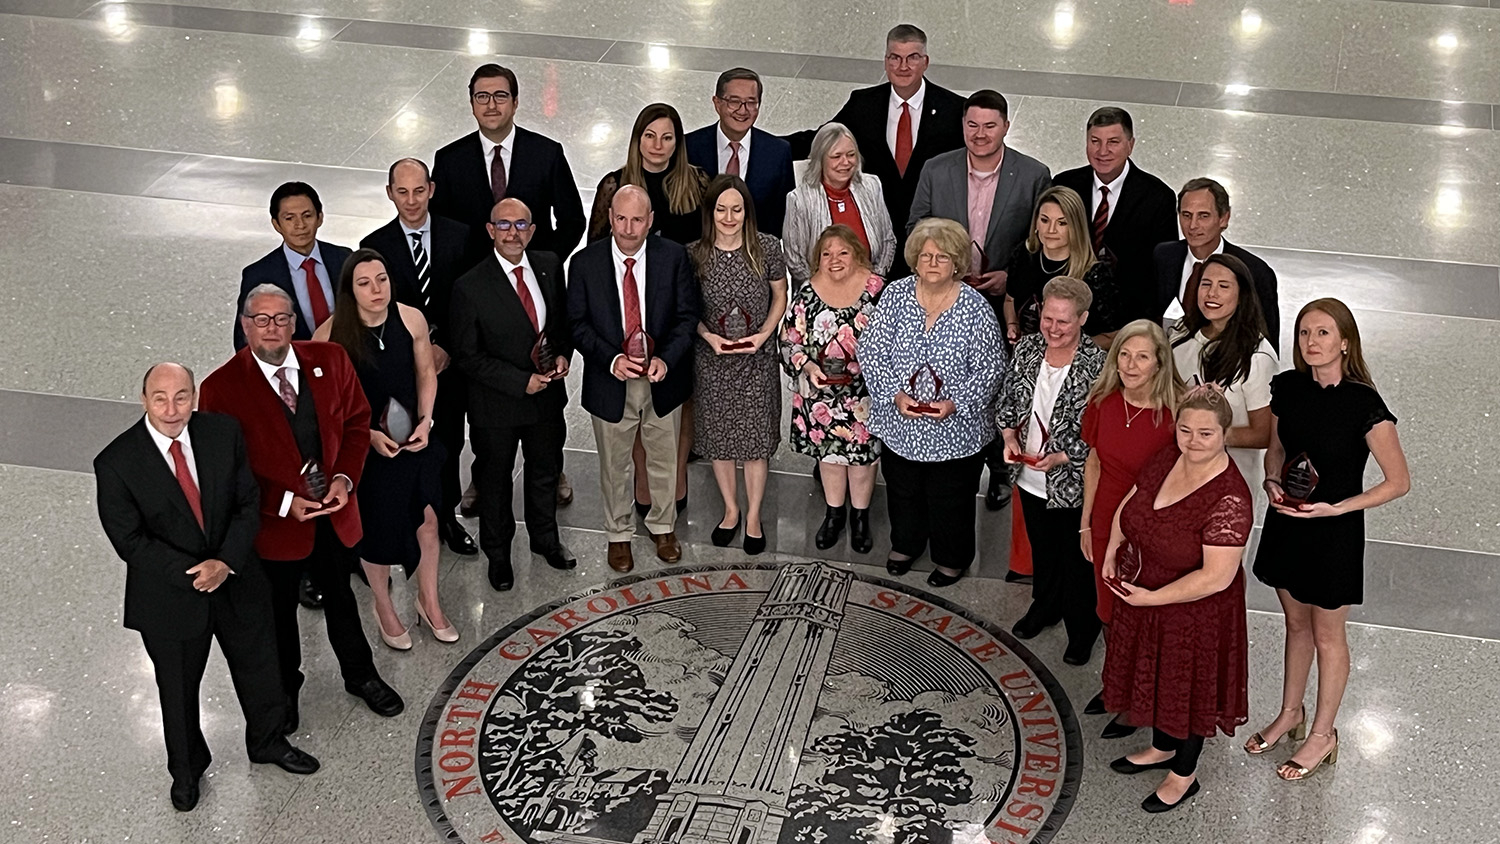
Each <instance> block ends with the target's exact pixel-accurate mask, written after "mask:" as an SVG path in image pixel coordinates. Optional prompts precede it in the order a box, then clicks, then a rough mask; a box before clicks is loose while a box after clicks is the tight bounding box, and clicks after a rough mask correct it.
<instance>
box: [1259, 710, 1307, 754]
mask: <svg viewBox="0 0 1500 844" xmlns="http://www.w3.org/2000/svg"><path fill="white" fill-rule="evenodd" d="M1296 708H1297V709H1300V710H1302V720H1301V721H1298V722H1297V726H1295V727H1293V728H1291V729H1290V730H1288V731H1286V732H1284V733H1282V734H1281V735H1280V736H1279V737H1277V739H1276V740H1275V741H1271V742H1268V741H1266V737H1265V736H1263V735H1261V734H1260V733H1256V734H1255V735H1252V736H1251V737H1250V740H1249V741H1247V742H1245V752H1246V753H1248V754H1250V755H1251V756H1259V755H1261V754H1262V753H1265V752H1266V751H1268V750H1270V749H1271V748H1273V747H1275V746H1276V745H1278V744H1281V740H1282V739H1284V738H1286V737H1287V736H1291V737H1292V741H1302V740H1303V739H1305V738H1307V706H1305V705H1303V706H1299V707H1296ZM1281 711H1282V712H1293V711H1295V710H1293V709H1283V710H1281Z"/></svg>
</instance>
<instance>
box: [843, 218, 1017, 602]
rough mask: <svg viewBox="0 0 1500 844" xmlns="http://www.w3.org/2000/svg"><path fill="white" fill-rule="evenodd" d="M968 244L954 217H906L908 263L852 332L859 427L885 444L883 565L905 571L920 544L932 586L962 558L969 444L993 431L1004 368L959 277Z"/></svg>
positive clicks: (970, 506)
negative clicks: (887, 534)
mask: <svg viewBox="0 0 1500 844" xmlns="http://www.w3.org/2000/svg"><path fill="white" fill-rule="evenodd" d="M969 250H970V242H969V235H968V232H967V231H965V230H964V227H963V226H961V225H959V224H958V223H955V222H953V221H952V220H941V219H937V218H929V219H926V220H922V221H921V222H919V223H917V225H916V227H915V228H913V229H912V232H911V235H910V237H908V238H907V241H906V254H905V258H906V261H907V263H909V264H910V265H911V266H912V267H915V268H916V274H915V275H913V276H908V277H907V278H904V279H901V280H900V281H896V282H892V283H891V284H890V285H888V286H887V287H886V289H885V292H884V294H882V297H881V300H880V305H879V307H877V308H876V309H875V317H874V319H872V320H871V321H870V327H869V329H868V330H866V331H865V334H864V335H863V336H862V337H861V338H860V363H861V366H862V367H863V369H864V374H865V383H866V384H867V385H868V386H869V389H870V431H871V433H873V434H875V435H876V436H878V437H880V439H881V441H882V442H884V443H885V452H884V457H883V459H882V460H881V466H882V468H883V474H884V475H885V485H886V502H887V504H888V505H889V506H890V513H891V555H890V558H889V559H888V560H887V561H886V565H885V567H886V570H887V571H889V572H890V573H891V574H894V575H903V574H906V573H907V572H908V571H910V570H911V566H912V563H913V562H915V561H916V559H917V557H919V556H921V555H922V552H923V551H924V550H926V549H927V548H928V547H929V546H931V549H932V563H933V566H934V570H933V572H932V574H931V575H930V576H929V577H928V578H927V582H928V583H929V584H931V585H933V586H949V585H952V584H953V583H956V582H958V580H959V578H961V577H963V574H964V570H965V569H967V568H968V567H969V564H970V563H972V562H973V561H974V497H975V495H976V494H977V493H978V491H979V474H980V470H981V469H982V468H983V467H984V458H983V456H982V455H981V454H980V450H981V449H982V448H984V446H985V444H986V443H988V442H989V441H990V440H992V439H994V438H995V420H994V411H995V397H996V395H997V394H998V393H999V391H1000V385H1001V382H1002V381H1003V379H1004V377H1005V369H1006V366H1005V347H1004V345H1003V344H1002V343H1001V341H1000V329H999V325H998V324H997V323H996V322H995V312H994V309H993V308H991V307H990V304H989V302H987V301H986V300H985V298H984V296H983V295H981V294H980V293H978V292H977V291H975V290H974V289H973V288H971V287H969V286H968V285H966V284H964V283H963V282H962V281H960V279H962V278H963V276H964V274H965V273H967V272H968V271H969V260H970V259H969Z"/></svg>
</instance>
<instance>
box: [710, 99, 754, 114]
mask: <svg viewBox="0 0 1500 844" xmlns="http://www.w3.org/2000/svg"><path fill="white" fill-rule="evenodd" d="M716 99H718V101H719V102H721V103H723V104H724V105H726V106H728V107H729V110H730V111H759V110H760V100H742V99H740V98H739V97H717V98H716Z"/></svg>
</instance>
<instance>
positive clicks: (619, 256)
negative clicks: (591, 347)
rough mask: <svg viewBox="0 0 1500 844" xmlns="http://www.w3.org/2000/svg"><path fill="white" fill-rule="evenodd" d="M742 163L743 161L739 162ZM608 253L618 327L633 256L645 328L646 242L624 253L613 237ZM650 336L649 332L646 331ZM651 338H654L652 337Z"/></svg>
mask: <svg viewBox="0 0 1500 844" xmlns="http://www.w3.org/2000/svg"><path fill="white" fill-rule="evenodd" d="M741 163H742V164H743V161H742V162H741ZM609 254H610V255H611V256H612V257H613V259H614V262H615V295H616V296H619V297H620V327H621V332H622V333H623V331H624V327H625V259H626V258H634V259H635V266H634V267H632V268H631V270H630V272H631V275H633V276H635V297H636V301H638V302H640V303H641V329H642V330H645V328H646V244H645V243H644V242H642V243H641V248H640V249H639V250H638V251H637V252H636V253H635V254H634V255H626V254H625V253H624V252H621V251H620V244H619V243H617V242H615V239H614V238H612V237H611V238H610V239H609ZM646 334H647V336H650V334H651V332H649V331H648V332H646ZM652 339H653V340H654V339H655V338H652ZM622 357H624V355H623V354H619V355H615V356H614V357H613V358H611V359H610V362H609V367H610V369H614V365H615V363H616V362H617V361H619V359H620V358H622Z"/></svg>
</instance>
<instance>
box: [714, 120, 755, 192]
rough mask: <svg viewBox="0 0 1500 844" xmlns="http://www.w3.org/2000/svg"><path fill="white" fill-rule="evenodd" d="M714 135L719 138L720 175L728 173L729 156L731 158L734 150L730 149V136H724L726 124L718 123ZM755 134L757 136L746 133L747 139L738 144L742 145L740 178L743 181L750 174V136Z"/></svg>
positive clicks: (741, 139) (744, 138)
mask: <svg viewBox="0 0 1500 844" xmlns="http://www.w3.org/2000/svg"><path fill="white" fill-rule="evenodd" d="M714 133H715V134H716V135H717V136H718V139H719V172H720V173H728V172H729V156H730V153H731V152H733V150H731V149H730V147H729V144H730V140H729V136H728V135H726V134H724V124H723V123H716V124H714ZM754 134H755V133H754V132H746V133H745V137H743V138H740V139H739V141H738V143H739V145H740V178H741V179H743V178H744V177H745V174H746V173H749V172H750V136H751V135H754Z"/></svg>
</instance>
